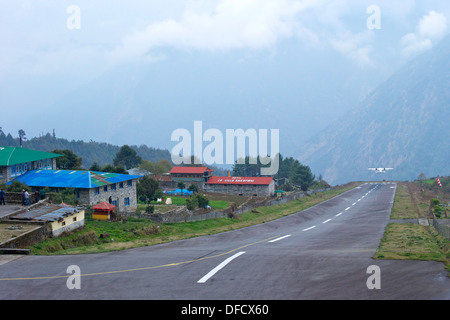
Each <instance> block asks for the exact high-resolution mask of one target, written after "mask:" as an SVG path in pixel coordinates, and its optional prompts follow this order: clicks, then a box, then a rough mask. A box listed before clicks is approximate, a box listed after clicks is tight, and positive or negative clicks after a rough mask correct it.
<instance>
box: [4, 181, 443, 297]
mask: <svg viewBox="0 0 450 320" xmlns="http://www.w3.org/2000/svg"><path fill="white" fill-rule="evenodd" d="M395 188H396V185H395V184H389V183H386V184H368V183H367V184H362V185H360V186H359V187H357V188H355V189H352V190H350V191H348V192H345V193H344V194H342V195H340V196H337V197H334V198H332V199H330V200H327V201H325V202H323V203H321V204H318V205H316V206H314V207H311V208H309V209H306V210H304V211H301V212H299V213H296V214H293V215H290V216H287V217H284V218H281V219H277V220H275V221H271V222H267V223H264V224H261V225H257V226H252V227H248V228H243V229H239V230H235V231H230V232H225V233H221V234H216V235H211V236H202V237H197V238H193V239H188V240H181V241H175V242H171V243H167V244H161V245H155V246H149V247H142V248H136V249H130V250H126V251H119V252H110V253H102V254H87V255H74V256H25V257H23V258H21V259H17V260H14V261H11V262H9V263H6V264H4V265H0V299H1V300H20V299H28V300H30V299H40V300H42V299H44V300H45V299H51V300H60V299H81V300H85V299H89V300H90V299H96V300H98V299H108V300H109V299H118V300H128V299H133V300H135V299H138V300H139V299H151V300H334V299H347V300H348V299H351V300H372V299H376V300H379V299H386V300H411V299H433V300H434V299H436V300H437V299H439V300H448V299H450V279H449V278H448V277H447V271H446V270H445V268H444V265H443V263H439V262H432V261H431V262H430V261H400V260H374V259H373V258H372V257H373V256H374V254H375V252H376V250H377V248H378V245H379V243H380V240H381V238H382V237H383V234H384V230H385V227H386V225H387V224H388V223H389V216H390V213H391V208H392V204H393V200H394V195H395ZM71 266H75V269H73V267H71ZM373 268H376V270H377V271H376V272H375V271H373V270H375V269H373ZM73 270H78V271H79V272H80V273H81V276H78V274H77V273H74V271H73ZM375 276H377V278H374V277H375ZM374 279H375V280H374ZM375 283H376V285H377V287H375V288H374V287H373V284H375ZM371 284H372V286H371ZM70 288H72V289H70Z"/></svg>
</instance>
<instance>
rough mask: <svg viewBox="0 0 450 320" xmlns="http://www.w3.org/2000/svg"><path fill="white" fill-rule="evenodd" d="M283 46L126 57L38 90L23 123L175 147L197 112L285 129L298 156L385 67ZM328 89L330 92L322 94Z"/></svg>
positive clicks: (71, 135) (212, 124) (224, 125)
mask: <svg viewBox="0 0 450 320" xmlns="http://www.w3.org/2000/svg"><path fill="white" fill-rule="evenodd" d="M285 46H286V48H279V50H278V51H277V59H274V58H272V57H271V55H270V54H267V53H260V54H257V53H254V55H253V56H251V57H249V58H248V59H247V60H245V59H244V58H242V55H241V54H240V53H223V54H220V55H219V56H217V55H212V54H207V53H204V54H200V55H199V56H196V55H194V54H192V55H191V54H189V53H187V54H186V53H185V52H182V53H179V52H172V53H171V54H169V55H168V56H167V57H166V58H165V59H162V60H161V61H157V62H154V63H142V64H139V63H130V64H126V65H125V64H124V65H120V66H117V67H114V68H112V69H110V70H108V71H106V72H105V73H103V74H101V75H100V76H98V77H97V78H94V79H92V80H91V81H89V82H87V83H85V84H84V85H81V86H75V85H74V88H73V90H71V91H69V92H65V93H61V94H59V95H58V96H57V97H56V96H55V97H53V99H54V101H53V102H50V100H51V99H50V98H48V97H47V99H46V100H45V101H44V103H46V104H45V108H44V107H41V106H40V105H41V100H40V99H37V98H36V99H35V101H34V102H33V105H35V106H36V107H35V108H33V109H32V110H30V111H29V112H30V117H29V120H28V121H27V120H24V122H23V127H28V128H31V127H33V128H35V127H36V125H37V124H39V125H40V126H41V127H42V130H52V129H53V128H55V129H56V131H57V132H58V134H59V135H61V136H63V137H66V138H68V139H82V140H84V141H89V140H91V139H92V140H94V141H105V142H108V143H112V144H115V145H122V144H129V145H133V144H137V145H140V144H145V145H148V146H153V147H157V148H163V149H169V150H170V149H171V148H172V147H174V146H175V145H176V142H172V141H171V134H172V132H173V131H174V130H176V129H178V128H184V129H187V130H189V131H190V132H191V133H193V124H194V121H196V120H201V121H202V122H203V129H204V130H207V129H208V128H217V129H219V130H221V131H222V132H223V133H225V130H226V129H238V128H243V129H244V130H246V129H256V130H257V129H269V130H270V129H279V130H280V151H281V153H282V154H286V155H293V150H296V149H297V148H298V147H299V146H300V145H301V143H302V142H304V141H305V140H306V139H307V138H308V137H310V136H311V135H312V134H314V133H317V132H318V131H319V130H320V129H322V128H324V127H325V126H326V125H327V124H329V123H330V122H331V121H332V120H334V119H336V118H338V117H339V116H341V115H342V114H343V113H344V112H345V111H346V110H348V109H345V108H348V106H349V105H354V104H355V103H357V102H358V101H360V100H361V98H362V97H363V96H365V95H366V94H367V92H368V91H369V89H370V88H373V87H374V86H375V85H376V84H378V83H379V82H380V81H381V79H385V77H386V74H387V73H388V71H385V72H379V73H377V74H376V75H374V76H368V75H366V72H365V71H366V70H365V69H359V68H355V67H354V65H353V62H352V61H349V60H347V59H346V58H344V57H340V56H336V55H335V54H334V53H333V52H331V50H330V52H327V53H324V54H323V56H318V54H317V53H316V52H315V51H313V50H311V51H308V50H303V51H299V50H298V49H297V50H294V49H293V48H291V47H290V46H289V45H288V44H286V45H285ZM242 59H244V60H245V61H241V60H242ZM311 61H315V63H311ZM349 70H351V71H350V72H349ZM324 74H325V75H326V77H322V76H321V75H324ZM49 87H51V85H49ZM324 88H326V89H325V90H327V94H326V95H325V94H318V91H321V90H324ZM47 91H49V90H47ZM47 91H43V93H42V95H43V96H46V94H45V92H47ZM43 109H45V110H46V112H45V117H42V111H41V110H43ZM37 118H39V122H38V123H36V121H35V119H37ZM69 119H70V121H68V120H69Z"/></svg>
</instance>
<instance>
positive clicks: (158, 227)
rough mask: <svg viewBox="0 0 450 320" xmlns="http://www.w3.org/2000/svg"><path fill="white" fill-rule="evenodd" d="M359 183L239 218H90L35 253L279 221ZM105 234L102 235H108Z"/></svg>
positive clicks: (96, 249) (141, 242)
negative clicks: (177, 220) (159, 221)
mask: <svg viewBox="0 0 450 320" xmlns="http://www.w3.org/2000/svg"><path fill="white" fill-rule="evenodd" d="M357 185H359V183H351V184H347V185H344V186H338V187H335V188H333V189H332V190H329V191H326V192H320V193H316V194H313V195H311V196H307V197H303V198H300V199H297V200H293V201H290V202H287V203H284V204H281V205H276V206H269V207H260V208H257V209H256V210H252V211H250V212H246V213H243V214H241V215H239V216H238V217H237V218H218V219H209V220H203V221H196V222H183V223H165V224H157V223H155V222H153V221H151V220H148V219H136V218H128V220H127V221H126V222H123V221H119V222H108V221H96V220H92V219H90V218H87V219H86V221H85V228H84V230H81V231H77V232H74V233H72V234H69V235H65V236H61V237H58V238H54V239H48V240H46V241H44V242H41V243H39V244H36V245H34V246H33V247H32V248H31V253H32V254H44V255H49V254H82V253H100V252H107V251H117V250H124V249H130V248H135V247H142V246H149V245H155V244H160V243H166V242H171V241H176V240H181V239H188V238H192V237H198V236H204V235H211V234H216V233H221V232H226V231H231V230H235V229H240V228H244V227H248V226H251V225H256V224H261V223H265V222H268V221H271V220H275V219H278V218H281V217H284V216H287V215H290V214H293V213H296V212H299V211H302V210H304V209H307V208H309V207H312V206H314V205H316V204H318V203H321V202H323V201H326V200H328V199H331V198H333V197H335V196H337V195H339V194H342V193H344V192H346V191H348V190H351V189H353V188H354V187H356V186H357ZM106 234H107V236H103V237H102V235H106Z"/></svg>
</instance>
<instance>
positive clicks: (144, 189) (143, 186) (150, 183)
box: [136, 176, 161, 200]
mask: <svg viewBox="0 0 450 320" xmlns="http://www.w3.org/2000/svg"><path fill="white" fill-rule="evenodd" d="M158 190H160V188H159V182H158V181H156V180H155V179H152V178H151V177H149V176H144V177H142V178H141V179H139V180H138V182H137V185H136V192H137V195H138V196H139V197H140V196H145V197H147V198H149V199H150V200H152V199H156V195H158V196H160V195H161V193H157V192H158Z"/></svg>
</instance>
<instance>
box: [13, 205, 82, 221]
mask: <svg viewBox="0 0 450 320" xmlns="http://www.w3.org/2000/svg"><path fill="white" fill-rule="evenodd" d="M80 210H81V209H79V208H74V207H71V206H64V205H48V206H41V207H39V208H34V209H31V210H29V211H25V212H21V213H18V214H15V215H13V216H11V217H10V219H11V220H33V221H48V222H52V221H59V220H61V219H63V218H64V217H68V216H71V215H73V214H74V213H77V212H80Z"/></svg>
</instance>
